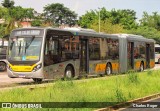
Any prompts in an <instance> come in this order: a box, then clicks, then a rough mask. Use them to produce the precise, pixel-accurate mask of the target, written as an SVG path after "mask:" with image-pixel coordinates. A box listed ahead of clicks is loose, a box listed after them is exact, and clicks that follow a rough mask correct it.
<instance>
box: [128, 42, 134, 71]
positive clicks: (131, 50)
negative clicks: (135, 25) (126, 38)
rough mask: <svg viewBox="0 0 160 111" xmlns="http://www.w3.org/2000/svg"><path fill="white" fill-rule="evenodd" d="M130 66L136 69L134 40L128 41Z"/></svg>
mask: <svg viewBox="0 0 160 111" xmlns="http://www.w3.org/2000/svg"><path fill="white" fill-rule="evenodd" d="M128 61H129V62H128V67H129V69H134V42H129V43H128Z"/></svg>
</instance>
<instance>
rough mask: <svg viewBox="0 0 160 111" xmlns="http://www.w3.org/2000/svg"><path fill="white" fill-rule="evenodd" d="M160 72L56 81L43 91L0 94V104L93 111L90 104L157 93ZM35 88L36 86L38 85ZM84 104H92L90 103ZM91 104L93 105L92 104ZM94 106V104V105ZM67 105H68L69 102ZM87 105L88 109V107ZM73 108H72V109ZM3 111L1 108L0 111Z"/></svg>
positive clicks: (17, 91)
mask: <svg viewBox="0 0 160 111" xmlns="http://www.w3.org/2000/svg"><path fill="white" fill-rule="evenodd" d="M159 81H160V71H147V72H141V73H136V72H130V73H127V74H125V75H124V76H112V77H108V76H106V77H103V78H98V79H85V80H82V81H60V80H59V81H56V82H54V84H53V85H50V86H48V87H46V88H36V89H34V90H30V89H29V88H21V89H20V88H18V89H12V90H5V91H1V92H0V102H76V103H79V104H78V105H80V106H79V107H81V106H82V107H83V106H87V107H90V108H83V109H79V108H66V109H65V108H63V109H62V108H56V109H54V110H58V111H59V110H63V111H64V110H73V111H76V110H87V111H88V110H93V109H95V108H92V107H93V105H97V107H104V106H103V105H102V103H103V102H104V103H106V104H105V107H107V106H110V105H115V104H117V102H125V101H129V100H133V99H136V98H140V97H144V96H147V95H151V94H155V93H159V91H160V85H159V84H158V83H159ZM37 87H38V86H37ZM87 102H89V103H90V102H91V103H90V104H89V103H87ZM92 103H93V104H92ZM95 103H96V104H95ZM68 105H70V103H68ZM88 105H89V106H88ZM73 107H74V106H73ZM11 110H16V111H26V110H27V111H33V110H35V111H36V110H37V111H41V110H43V111H44V110H45V111H52V110H53V109H49V108H48V109H47V108H45V109H5V111H11ZM3 111H4V109H3Z"/></svg>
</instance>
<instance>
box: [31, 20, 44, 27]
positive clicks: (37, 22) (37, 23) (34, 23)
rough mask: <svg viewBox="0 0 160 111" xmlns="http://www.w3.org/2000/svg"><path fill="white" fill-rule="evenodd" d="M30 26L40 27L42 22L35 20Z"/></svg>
mask: <svg viewBox="0 0 160 111" xmlns="http://www.w3.org/2000/svg"><path fill="white" fill-rule="evenodd" d="M31 25H32V26H38V27H39V26H42V21H41V20H38V19H36V20H33V21H32V22H31Z"/></svg>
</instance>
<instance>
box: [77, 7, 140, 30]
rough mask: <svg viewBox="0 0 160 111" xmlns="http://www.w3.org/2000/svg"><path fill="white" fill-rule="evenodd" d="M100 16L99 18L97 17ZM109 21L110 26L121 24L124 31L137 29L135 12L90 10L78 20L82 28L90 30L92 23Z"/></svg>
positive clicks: (102, 9) (103, 9)
mask: <svg viewBox="0 0 160 111" xmlns="http://www.w3.org/2000/svg"><path fill="white" fill-rule="evenodd" d="M99 15H100V17H99ZM99 19H101V20H102V21H105V20H106V19H107V20H109V21H110V22H111V23H112V24H121V25H122V26H123V28H124V29H132V28H137V26H138V24H137V23H136V12H135V11H133V10H129V9H127V10H115V9H112V10H111V11H107V10H106V9H105V8H104V7H103V8H101V9H99V10H91V11H90V12H87V13H86V14H85V15H82V16H81V17H80V19H79V22H78V23H79V25H80V26H81V27H84V28H90V26H91V25H92V23H93V22H94V21H99Z"/></svg>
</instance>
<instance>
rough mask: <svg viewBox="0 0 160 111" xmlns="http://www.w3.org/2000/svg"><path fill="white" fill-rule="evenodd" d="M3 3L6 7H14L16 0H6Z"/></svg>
mask: <svg viewBox="0 0 160 111" xmlns="http://www.w3.org/2000/svg"><path fill="white" fill-rule="evenodd" d="M1 4H2V6H4V7H6V8H12V7H14V1H13V0H4V1H3V2H2V3H1Z"/></svg>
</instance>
